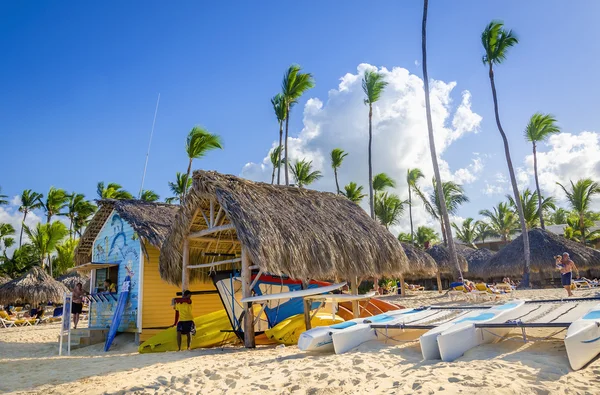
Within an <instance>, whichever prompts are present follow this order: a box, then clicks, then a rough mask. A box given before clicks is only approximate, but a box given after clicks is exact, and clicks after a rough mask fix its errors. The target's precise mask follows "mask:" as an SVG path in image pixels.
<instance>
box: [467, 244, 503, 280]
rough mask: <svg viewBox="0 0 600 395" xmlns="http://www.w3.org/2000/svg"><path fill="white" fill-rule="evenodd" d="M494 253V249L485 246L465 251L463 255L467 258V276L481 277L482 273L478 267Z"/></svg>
mask: <svg viewBox="0 0 600 395" xmlns="http://www.w3.org/2000/svg"><path fill="white" fill-rule="evenodd" d="M494 254H495V252H494V251H492V250H490V249H487V248H479V249H476V250H471V251H468V252H467V253H465V254H464V255H463V256H464V257H465V259H466V260H467V266H468V268H469V271H468V277H469V278H478V279H479V278H481V279H483V277H482V274H483V273H482V271H481V270H480V269H481V268H482V266H483V265H485V264H486V263H487V261H488V260H489V259H490V258H491V257H493V256H494Z"/></svg>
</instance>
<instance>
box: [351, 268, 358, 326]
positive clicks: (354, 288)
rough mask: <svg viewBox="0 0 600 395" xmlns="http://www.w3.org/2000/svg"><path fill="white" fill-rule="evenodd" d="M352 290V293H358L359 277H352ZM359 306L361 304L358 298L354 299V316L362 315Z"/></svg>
mask: <svg viewBox="0 0 600 395" xmlns="http://www.w3.org/2000/svg"><path fill="white" fill-rule="evenodd" d="M350 292H351V293H352V295H358V279H357V278H356V277H354V276H353V277H351V278H350ZM359 308H360V304H359V303H358V300H353V301H352V312H353V313H354V318H358V317H360V311H359Z"/></svg>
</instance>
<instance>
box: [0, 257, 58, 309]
mask: <svg viewBox="0 0 600 395" xmlns="http://www.w3.org/2000/svg"><path fill="white" fill-rule="evenodd" d="M65 292H69V289H68V288H67V287H65V286H64V284H63V283H61V282H59V281H56V280H55V279H53V278H52V277H51V276H50V275H48V274H47V273H46V272H45V271H44V270H43V269H41V268H40V267H39V266H34V267H33V268H32V269H31V270H29V271H28V272H27V273H25V274H24V275H23V276H22V277H19V278H15V279H14V280H11V281H9V282H7V283H6V284H4V285H2V286H0V304H7V303H14V302H19V301H20V302H22V303H30V304H32V305H38V304H40V303H47V302H52V303H61V302H62V301H63V296H64V293H65Z"/></svg>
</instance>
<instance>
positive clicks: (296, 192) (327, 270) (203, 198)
mask: <svg viewBox="0 0 600 395" xmlns="http://www.w3.org/2000/svg"><path fill="white" fill-rule="evenodd" d="M211 200H212V201H213V215H214V217H213V216H211V215H210V205H211ZM211 218H213V219H214V226H219V227H222V229H223V231H221V232H218V233H212V234H211V236H210V237H201V238H193V239H192V240H191V241H190V264H192V265H194V264H201V263H206V262H208V263H210V262H211V261H213V260H214V259H215V258H214V255H216V254H227V255H230V256H231V255H235V256H239V254H240V253H241V250H242V248H244V249H245V250H246V251H247V253H248V255H249V256H250V259H251V261H252V264H253V265H256V266H258V267H259V268H260V269H262V270H264V271H266V272H269V273H272V274H277V275H287V276H290V277H292V278H298V279H307V278H311V279H332V278H335V277H342V278H345V277H349V276H358V277H363V278H364V277H371V276H384V275H388V276H395V275H398V274H400V273H402V272H405V271H406V270H408V269H409V267H408V260H407V258H406V255H405V254H404V250H403V249H402V248H401V246H400V244H399V243H398V240H397V239H396V238H395V237H394V236H393V235H392V234H391V233H390V232H388V231H387V230H386V229H385V228H384V227H383V226H381V225H379V224H378V223H377V222H375V221H373V220H372V219H371V218H370V217H369V216H368V215H367V214H366V213H365V211H364V210H363V209H361V208H360V207H359V206H358V205H356V204H355V203H352V202H351V201H349V200H348V199H346V198H344V197H342V196H337V195H334V194H331V193H327V192H318V191H313V190H309V189H303V188H296V187H286V186H277V185H270V184H265V183H259V182H252V181H248V180H245V179H242V178H238V177H235V176H231V175H223V174H219V173H216V172H207V171H195V172H194V175H193V186H192V188H191V190H190V192H189V194H188V195H187V196H186V198H185V204H184V205H183V207H182V208H181V211H180V212H179V213H178V214H177V216H176V218H175V221H174V224H173V228H172V230H171V232H170V233H169V235H168V237H167V239H166V241H165V243H164V244H163V248H162V250H161V255H160V274H161V277H162V278H163V279H165V280H167V281H169V282H171V283H173V284H179V283H181V274H182V250H183V241H184V239H185V238H187V237H188V236H189V234H190V233H196V234H198V232H201V231H203V230H206V229H208V227H209V226H208V224H209V223H210V222H211ZM207 254H211V255H207ZM222 259H223V258H217V260H222ZM202 276H203V274H202V272H201V270H200V269H193V270H191V273H190V279H191V280H193V279H198V278H202Z"/></svg>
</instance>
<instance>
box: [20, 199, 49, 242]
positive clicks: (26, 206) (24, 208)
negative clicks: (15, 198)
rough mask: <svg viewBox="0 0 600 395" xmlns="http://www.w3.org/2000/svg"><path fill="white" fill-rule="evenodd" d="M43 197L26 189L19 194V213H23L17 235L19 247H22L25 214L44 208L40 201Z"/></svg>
mask: <svg viewBox="0 0 600 395" xmlns="http://www.w3.org/2000/svg"><path fill="white" fill-rule="evenodd" d="M43 198H44V195H42V194H41V193H37V192H33V191H32V190H31V189H26V190H24V191H23V193H22V194H21V205H20V206H19V211H20V212H22V213H23V220H22V221H21V234H20V235H19V247H21V246H22V245H23V227H24V226H25V220H26V219H27V214H29V212H31V211H32V210H37V209H40V208H42V207H44V203H43V202H42V199H43Z"/></svg>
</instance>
